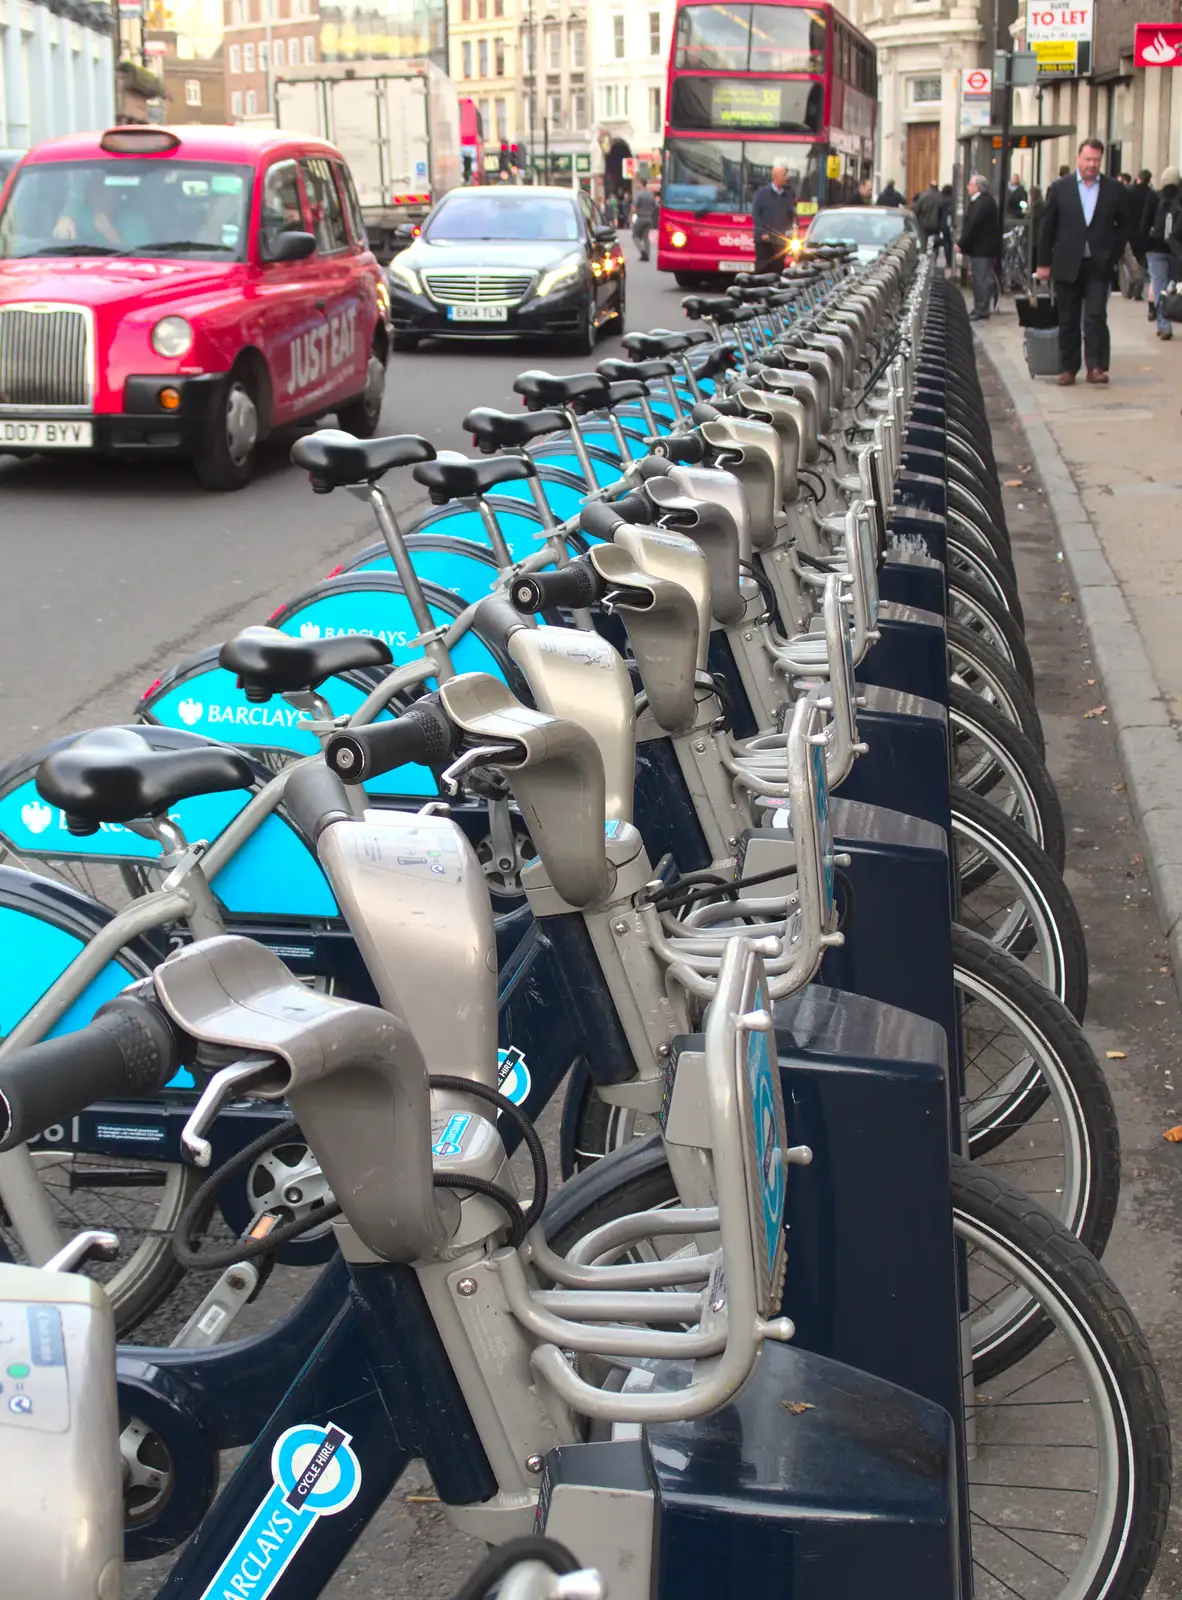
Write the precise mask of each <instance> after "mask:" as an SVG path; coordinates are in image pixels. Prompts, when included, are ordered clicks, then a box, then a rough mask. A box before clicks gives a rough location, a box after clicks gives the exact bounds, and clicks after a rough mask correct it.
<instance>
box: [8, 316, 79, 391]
mask: <svg viewBox="0 0 1182 1600" xmlns="http://www.w3.org/2000/svg"><path fill="white" fill-rule="evenodd" d="M90 391H91V383H90V314H89V312H87V311H85V310H83V309H82V308H81V307H77V306H0V407H3V408H8V407H12V406H37V407H45V406H53V407H61V408H62V409H63V410H64V409H67V408H68V409H71V410H74V409H85V408H88V407H89V406H90V403H91V392H90Z"/></svg>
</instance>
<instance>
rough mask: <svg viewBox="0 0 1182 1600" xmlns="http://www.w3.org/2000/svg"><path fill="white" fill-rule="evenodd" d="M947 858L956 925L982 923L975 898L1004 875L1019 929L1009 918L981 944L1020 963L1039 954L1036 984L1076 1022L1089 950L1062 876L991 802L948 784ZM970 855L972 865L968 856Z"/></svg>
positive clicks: (1085, 988) (1084, 988) (1082, 1008)
mask: <svg viewBox="0 0 1182 1600" xmlns="http://www.w3.org/2000/svg"><path fill="white" fill-rule="evenodd" d="M952 834H953V855H954V858H955V860H956V868H957V870H956V877H957V890H958V897H959V910H958V914H957V915H958V920H959V921H960V922H962V923H964V924H965V925H966V926H969V927H970V928H972V926H973V925H972V923H971V922H970V921H969V919H970V917H983V916H984V915H985V912H984V910H983V909H982V908H981V907H980V906H979V905H974V903H973V896H974V894H976V893H978V892H979V893H980V895H981V896H982V897H983V896H984V894H985V892H986V891H987V890H988V888H989V887H990V886H991V885H994V886H996V885H997V878H998V876H999V874H1001V873H1003V872H1004V873H1005V874H1006V875H1008V877H1009V879H1010V881H1011V882H1012V883H1013V884H1014V885H1015V886H1016V887H1017V888H1018V889H1019V891H1020V892H1021V895H1022V897H1023V899H1024V901H1025V904H1026V915H1025V919H1024V921H1023V922H1022V923H1019V922H1018V921H1017V920H1016V918H1017V916H1018V915H1020V913H1016V914H1014V915H1012V916H1011V917H1010V918H1009V920H1008V923H1007V924H1003V926H1002V927H1001V929H999V930H997V931H996V932H992V931H991V932H990V933H989V934H988V935H987V936H986V937H988V938H989V942H990V943H991V944H993V945H994V946H995V948H998V949H1001V950H1005V951H1007V952H1008V953H1009V954H1010V955H1012V956H1014V957H1015V958H1016V959H1018V960H1020V961H1025V959H1026V958H1027V957H1028V956H1029V955H1030V954H1031V952H1032V951H1033V950H1034V949H1035V946H1036V944H1038V945H1040V947H1041V966H1042V972H1041V977H1042V981H1043V983H1045V985H1046V987H1047V988H1048V989H1050V991H1051V993H1052V994H1055V995H1058V997H1059V999H1060V1000H1062V1002H1063V1004H1064V1005H1065V1006H1066V1007H1067V1009H1068V1010H1069V1011H1070V1012H1071V1014H1072V1016H1073V1017H1075V1018H1077V1019H1078V1020H1081V1021H1082V1019H1083V1016H1084V1013H1085V1011H1086V1010H1087V1003H1088V947H1087V940H1086V938H1085V937H1084V930H1083V923H1082V922H1081V920H1080V915H1079V912H1078V910H1077V909H1076V905H1075V901H1074V900H1073V899H1072V898H1071V893H1070V891H1069V889H1068V888H1067V885H1066V884H1065V883H1064V882H1063V877H1062V874H1061V873H1060V872H1059V871H1058V869H1057V868H1056V866H1055V864H1054V862H1053V861H1051V859H1050V857H1049V856H1047V854H1046V853H1045V852H1044V851H1043V850H1042V849H1040V847H1039V846H1038V845H1037V844H1035V842H1034V840H1033V839H1031V838H1030V836H1029V834H1027V833H1026V832H1025V831H1024V830H1023V829H1022V828H1020V827H1019V826H1018V824H1017V823H1016V822H1014V821H1013V820H1012V818H1010V817H1007V816H1006V814H1005V812H1004V811H1001V810H999V808H998V807H997V806H995V805H994V804H993V803H992V801H990V800H984V799H982V798H981V797H980V796H979V795H975V794H973V793H972V791H971V790H969V789H962V788H961V787H960V785H959V784H953V785H952ZM970 851H972V852H975V855H976V859H975V861H974V860H973V859H972V857H971V856H970V854H969V852H970Z"/></svg>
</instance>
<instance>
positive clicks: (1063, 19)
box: [1026, 0, 1095, 50]
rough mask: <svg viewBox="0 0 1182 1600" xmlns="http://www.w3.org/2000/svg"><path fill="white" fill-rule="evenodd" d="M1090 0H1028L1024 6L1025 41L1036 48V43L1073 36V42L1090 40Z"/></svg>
mask: <svg viewBox="0 0 1182 1600" xmlns="http://www.w3.org/2000/svg"><path fill="white" fill-rule="evenodd" d="M1094 9H1095V8H1094V5H1093V0H1070V3H1068V0H1029V3H1028V5H1027V7H1026V43H1027V45H1028V46H1030V47H1031V48H1032V49H1034V50H1037V49H1038V46H1039V44H1041V43H1044V42H1049V41H1051V40H1059V39H1073V40H1074V41H1075V42H1076V43H1077V44H1084V43H1086V44H1090V43H1091V40H1092V15H1093V12H1094Z"/></svg>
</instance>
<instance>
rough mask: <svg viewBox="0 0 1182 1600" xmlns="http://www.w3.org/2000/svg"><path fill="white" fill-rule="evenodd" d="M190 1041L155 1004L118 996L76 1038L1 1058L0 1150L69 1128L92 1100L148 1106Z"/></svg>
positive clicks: (67, 1037)
mask: <svg viewBox="0 0 1182 1600" xmlns="http://www.w3.org/2000/svg"><path fill="white" fill-rule="evenodd" d="M188 1043H189V1041H188V1039H187V1038H186V1037H185V1036H184V1035H181V1034H180V1033H179V1032H178V1031H177V1030H176V1029H175V1028H174V1027H173V1024H172V1023H171V1022H170V1021H169V1020H168V1018H167V1017H166V1016H165V1014H164V1012H163V1011H162V1010H161V1009H160V1007H159V1006H158V1005H157V1004H156V1002H155V1001H154V1000H150V999H148V998H147V997H145V996H142V995H120V996H118V997H117V998H116V999H114V1000H112V1001H110V1002H109V1004H107V1005H105V1006H103V1008H102V1009H101V1010H100V1011H99V1012H98V1013H97V1014H96V1016H95V1018H94V1021H93V1022H91V1023H89V1024H88V1025H87V1026H86V1027H85V1028H83V1029H81V1031H80V1032H78V1033H65V1034H62V1035H61V1036H60V1037H59V1038H56V1039H45V1040H43V1041H42V1043H40V1044H34V1045H30V1046H29V1047H28V1049H26V1050H14V1051H13V1053H12V1054H11V1055H9V1056H5V1057H4V1058H3V1059H0V1151H3V1150H12V1149H13V1148H14V1147H15V1146H16V1145H18V1144H24V1143H25V1141H26V1140H27V1139H35V1138H36V1137H37V1135H38V1134H39V1133H44V1131H45V1129H46V1128H51V1127H52V1126H53V1125H54V1123H58V1122H69V1120H70V1118H71V1117H76V1116H77V1115H78V1114H79V1112H82V1111H85V1110H86V1107H87V1106H89V1105H93V1104H94V1103H95V1101H96V1100H127V1099H131V1100H147V1099H150V1098H151V1096H152V1095H155V1094H158V1093H159V1092H160V1090H161V1089H163V1087H164V1085H165V1084H166V1083H167V1082H168V1080H169V1079H170V1078H171V1077H172V1076H173V1075H174V1074H175V1073H176V1071H177V1069H178V1068H179V1067H180V1066H181V1064H182V1061H183V1059H184V1054H185V1049H186V1047H187V1045H188Z"/></svg>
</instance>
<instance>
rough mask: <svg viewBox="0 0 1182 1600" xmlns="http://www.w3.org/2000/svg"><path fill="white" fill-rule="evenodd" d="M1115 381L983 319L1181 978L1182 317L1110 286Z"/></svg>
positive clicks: (1008, 325) (1006, 315)
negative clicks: (1152, 311) (1148, 309)
mask: <svg viewBox="0 0 1182 1600" xmlns="http://www.w3.org/2000/svg"><path fill="white" fill-rule="evenodd" d="M1109 324H1110V327H1111V329H1112V381H1111V383H1110V384H1109V385H1108V386H1107V387H1099V386H1097V387H1092V386H1090V385H1088V384H1085V383H1083V381H1082V374H1081V381H1079V382H1078V383H1077V384H1076V386H1075V387H1074V388H1073V389H1060V388H1059V387H1058V386H1057V385H1056V383H1055V381H1054V379H1052V378H1031V377H1030V376H1029V374H1028V372H1027V368H1026V362H1025V358H1024V355H1023V350H1022V330H1021V329H1020V328H1019V326H1018V319H1017V316H1016V315H1015V313H1014V311H1013V306H1012V302H1009V301H1006V302H1003V310H1002V312H1001V313H1000V314H998V315H995V316H994V317H992V318H990V319H989V321H988V322H986V323H980V324H977V334H978V337H979V339H980V341H981V344H982V346H983V347H984V349H985V351H986V352H987V354H988V356H989V358H990V360H991V361H992V362H993V364H994V366H995V368H996V370H997V372H998V374H999V376H1000V377H1001V379H1002V382H1003V383H1004V385H1005V387H1006V389H1007V390H1008V391H1009V394H1010V398H1011V399H1012V401H1013V403H1014V407H1015V410H1016V412H1017V417H1018V421H1019V422H1020V423H1021V425H1022V427H1023V428H1024V429H1025V432H1026V436H1027V438H1028V440H1029V442H1030V447H1031V451H1032V454H1033V458H1034V462H1035V464H1036V466H1037V469H1038V472H1039V474H1040V476H1041V478H1042V482H1043V484H1044V485H1045V488H1046V498H1047V503H1048V507H1049V509H1050V512H1051V515H1052V517H1053V518H1054V521H1055V524H1056V526H1057V531H1058V539H1059V547H1060V549H1061V550H1062V552H1063V558H1064V561H1065V564H1066V568H1067V572H1068V574H1069V575H1070V584H1071V587H1072V589H1073V590H1074V592H1075V594H1076V596H1077V597H1078V600H1079V604H1080V609H1081V611H1082V614H1083V617H1084V621H1085V623H1086V625H1087V629H1088V633H1089V635H1090V638H1091V642H1092V648H1093V655H1094V660H1095V664H1096V667H1097V669H1098V671H1097V677H1098V679H1099V684H1098V686H1097V690H1096V703H1097V705H1101V704H1103V705H1106V707H1107V711H1106V712H1105V715H1106V716H1107V717H1108V718H1110V720H1111V722H1112V725H1113V726H1114V728H1115V729H1116V733H1117V748H1118V751H1119V755H1120V761H1121V766H1122V768H1123V772H1124V778H1125V782H1126V784H1127V786H1128V792H1129V799H1130V801H1131V803H1132V807H1133V813H1134V816H1135V818H1136V821H1137V826H1138V828H1139V830H1140V833H1141V838H1142V842H1143V844H1144V847H1145V857H1146V862H1147V865H1148V867H1149V872H1150V877H1151V880H1152V883H1153V890H1154V898H1155V901H1156V904H1157V910H1158V915H1159V917H1160V919H1161V923H1162V928H1163V930H1164V932H1165V933H1166V934H1167V935H1168V938H1169V943H1170V949H1171V954H1172V957H1173V966H1174V973H1175V978H1176V980H1177V981H1178V983H1179V986H1180V987H1182V415H1180V411H1182V326H1180V327H1179V329H1178V335H1177V337H1175V339H1174V340H1173V341H1172V342H1170V343H1165V342H1164V341H1162V340H1159V339H1158V338H1156V336H1155V334H1154V330H1153V325H1152V324H1151V323H1149V322H1148V321H1147V319H1146V314H1145V307H1144V306H1143V305H1142V304H1140V303H1139V302H1137V301H1125V300H1122V299H1120V298H1118V297H1114V298H1113V300H1112V302H1111V307H1110V315H1109Z"/></svg>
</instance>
